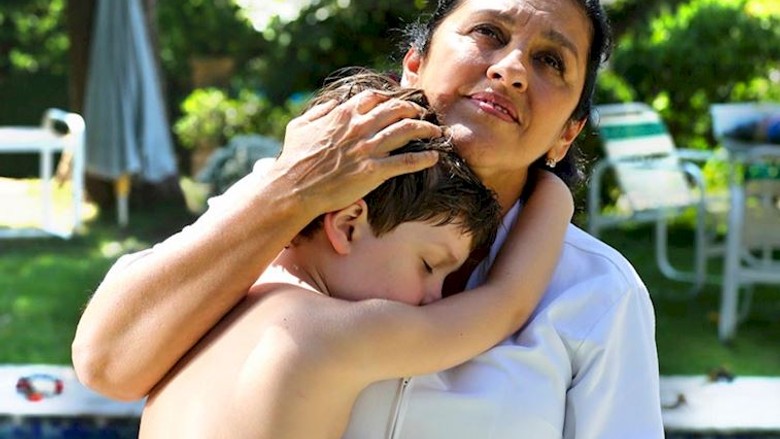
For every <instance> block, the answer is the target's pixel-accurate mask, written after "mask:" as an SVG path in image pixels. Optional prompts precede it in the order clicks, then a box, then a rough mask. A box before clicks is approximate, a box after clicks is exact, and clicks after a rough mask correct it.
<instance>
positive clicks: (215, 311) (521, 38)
mask: <svg viewBox="0 0 780 439" xmlns="http://www.w3.org/2000/svg"><path fill="white" fill-rule="evenodd" d="M411 35H412V37H413V38H414V40H413V42H412V45H411V47H410V49H409V50H408V52H407V54H406V56H405V57H404V61H403V82H404V85H406V86H411V87H418V88H422V89H423V91H424V92H425V93H426V96H427V97H428V99H429V101H430V102H431V104H432V105H433V107H434V108H435V109H436V110H437V111H438V113H439V114H440V115H441V117H442V119H443V122H444V123H445V124H447V125H449V126H450V127H451V129H452V136H453V142H454V143H455V145H456V147H457V148H458V152H459V153H460V154H461V155H462V156H464V158H465V159H466V160H467V162H468V163H469V165H470V166H471V167H472V168H473V169H474V170H475V171H476V173H477V175H479V177H480V178H481V179H482V180H483V181H484V182H485V183H486V184H487V185H488V186H489V187H491V188H492V189H493V190H494V191H495V192H496V194H497V195H498V199H499V202H500V204H501V206H502V210H503V211H504V213H505V219H504V223H505V224H506V225H507V228H508V227H511V225H512V224H513V222H514V219H515V218H516V216H517V212H518V210H519V204H518V202H517V200H518V199H519V198H520V197H521V194H522V193H523V191H524V189H525V187H526V181H527V176H528V173H529V169H530V168H531V167H532V166H538V165H537V164H535V163H537V162H539V161H541V162H542V163H546V164H547V165H548V166H555V165H556V163H559V162H561V161H565V160H567V159H566V157H567V152H568V151H569V148H570V146H571V144H572V142H573V141H574V139H575V138H576V137H577V135H578V134H579V132H580V131H581V129H582V127H583V125H584V123H585V120H586V118H587V115H588V113H589V110H590V100H591V95H592V92H593V87H594V83H595V76H596V72H597V70H598V68H599V65H600V62H601V61H602V58H603V57H604V56H605V53H606V50H607V47H608V37H607V25H606V23H605V21H604V16H603V12H602V11H601V8H600V6H599V4H598V1H597V0H441V1H440V2H439V5H438V7H437V10H436V12H435V13H434V15H433V16H432V19H431V20H430V21H429V22H428V23H427V25H426V26H424V27H422V28H421V29H418V31H416V32H412V33H411ZM418 113H419V109H418V108H415V107H414V106H413V105H410V104H408V103H403V102H398V101H395V100H388V99H385V98H382V97H381V96H377V95H375V94H371V93H364V94H361V95H359V96H357V97H355V98H353V99H351V100H350V101H348V102H346V103H344V104H341V105H335V103H332V104H323V105H321V106H318V107H315V108H314V109H312V110H311V111H310V112H308V113H306V114H305V115H304V116H302V117H301V118H298V119H296V120H295V121H294V122H293V123H291V124H290V126H289V127H288V131H287V135H286V138H285V146H284V152H283V153H282V156H281V157H280V158H279V159H278V160H277V161H276V162H274V164H273V165H272V166H270V168H269V169H268V170H267V173H264V174H263V175H261V173H260V172H257V173H253V174H252V175H250V176H248V177H247V178H245V179H244V180H242V181H241V182H240V183H239V184H238V185H237V186H236V187H234V188H233V190H231V191H230V194H227V195H226V196H225V197H223V198H222V199H220V200H219V202H218V203H216V204H215V205H213V206H212V208H211V209H210V210H209V212H208V213H206V214H205V215H204V216H203V217H202V218H201V219H200V220H198V222H196V223H195V224H194V225H193V226H191V227H190V228H188V229H186V230H185V231H183V232H181V233H179V234H177V235H175V236H173V237H171V238H170V239H169V240H167V241H165V242H164V243H162V244H160V245H158V246H157V247H155V248H154V249H153V250H148V251H145V252H141V253H139V254H135V255H131V256H127V257H125V258H123V259H122V260H120V261H119V262H117V264H116V266H115V267H114V268H113V269H112V270H111V271H110V272H109V273H108V274H107V276H106V279H105V280H104V282H103V283H102V284H101V286H100V287H99V289H98V291H97V292H96V294H95V296H94V297H93V299H92V301H91V302H90V304H89V306H88V308H87V309H86V311H85V313H84V316H83V318H82V321H81V323H80V325H79V328H78V331H77V335H76V339H75V341H74V351H73V352H74V365H75V366H76V370H77V372H78V373H79V377H80V378H81V379H82V380H83V381H84V382H85V383H87V384H88V385H90V386H92V387H94V388H96V389H98V390H100V391H102V392H104V393H107V394H109V395H111V396H114V397H118V398H137V397H140V396H142V395H144V394H146V393H147V392H148V391H149V389H150V388H151V387H152V386H153V385H154V384H155V383H156V382H157V381H158V380H159V379H160V378H161V377H162V376H163V375H164V374H165V373H166V371H167V370H168V369H169V368H170V367H171V366H172V365H173V364H174V363H175V362H176V361H177V360H178V358H180V357H181V356H182V355H183V354H184V353H185V352H186V351H187V349H188V348H189V347H190V346H192V345H193V344H194V343H195V342H196V341H197V340H198V338H199V337H200V336H202V335H203V334H204V333H206V332H207V331H208V329H209V328H210V327H211V326H213V325H214V324H215V323H216V322H217V321H218V320H219V318H220V317H221V316H222V315H223V314H225V313H226V312H227V311H228V310H229V309H230V308H231V307H232V306H233V305H234V304H235V303H237V302H238V301H239V300H240V299H241V298H242V297H243V296H244V295H245V294H246V291H247V289H248V287H249V285H251V283H252V281H253V280H254V279H255V278H256V277H257V274H258V273H259V272H261V271H262V270H263V269H264V268H265V267H266V266H267V265H268V263H269V262H270V261H271V260H272V258H273V257H274V256H275V255H276V254H277V253H278V252H279V251H280V250H281V248H282V247H283V246H284V244H285V243H286V242H287V241H289V240H290V239H291V238H292V237H293V236H294V235H295V234H296V233H297V232H298V230H300V229H301V228H302V227H303V226H304V225H305V224H307V223H308V222H309V221H310V220H311V219H313V218H314V217H316V216H318V215H319V214H320V213H323V212H326V211H331V210H337V209H339V208H341V207H343V206H345V205H347V204H349V203H350V202H352V201H353V200H355V199H357V198H360V197H361V196H362V195H363V194H365V193H366V192H368V191H369V190H371V189H372V188H374V187H375V186H376V185H378V184H379V183H380V182H381V181H383V180H384V179H386V178H388V177H390V176H392V175H397V174H399V173H403V172H411V171H414V170H416V169H419V168H423V167H425V166H429V165H430V164H431V163H432V162H433V161H435V156H431V155H427V154H418V155H404V156H392V157H388V156H387V151H389V150H392V149H394V148H396V147H398V146H401V145H403V144H405V143H406V142H408V141H409V140H410V139H413V138H420V137H432V136H436V135H438V134H439V131H438V129H437V128H435V127H433V126H431V125H429V124H427V123H425V122H423V121H419V120H415V119H412V118H413V117H415V115H417V114H418ZM560 168H561V165H558V166H557V167H556V168H555V169H560ZM269 206H273V209H271V208H269ZM504 238H505V234H502V235H501V236H499V237H498V239H497V240H496V241H495V243H494V245H493V247H492V249H491V252H490V254H489V256H488V258H487V259H486V260H485V261H483V262H482V264H481V265H480V266H479V267H477V268H476V270H475V271H474V272H473V274H472V275H471V277H470V279H469V280H468V287H473V286H475V285H478V284H479V283H481V282H483V281H484V279H485V277H486V274H487V272H488V270H489V268H490V264H491V263H492V261H493V260H494V258H495V256H496V253H497V252H498V250H499V249H500V247H501V245H502V244H503V241H504ZM470 272H471V268H469V267H464V269H462V270H461V271H460V276H456V277H454V278H453V280H452V281H451V282H450V283H449V285H448V288H449V291H450V292H455V291H461V290H462V288H460V287H462V286H463V284H464V283H465V282H466V281H465V279H466V278H468V276H469V273H470ZM106 316H110V318H107V317H106ZM653 325H654V321H653V311H652V305H651V303H650V301H649V298H648V296H647V291H646V289H645V288H644V286H643V285H642V283H641V281H640V280H639V279H638V277H637V276H636V273H635V272H634V270H633V269H632V268H631V267H630V265H629V264H628V263H627V262H626V261H625V260H624V259H623V258H622V257H621V256H620V255H619V254H617V253H616V252H614V251H613V250H611V249H610V248H608V247H606V246H605V245H604V244H602V243H600V242H598V241H597V240H595V239H593V238H592V237H590V236H588V235H586V234H585V233H583V232H582V231H580V230H579V229H577V228H575V227H573V226H571V227H570V230H569V232H568V234H567V237H566V242H565V244H564V249H563V253H562V256H561V261H560V263H559V266H558V269H557V270H556V273H555V274H554V275H553V279H552V281H551V283H550V286H549V288H548V291H547V293H546V295H545V297H544V298H543V299H542V302H541V303H540V305H539V307H538V308H537V310H536V312H535V314H534V316H532V318H531V320H530V321H529V322H528V323H527V324H526V325H525V327H524V328H523V330H521V331H520V332H519V333H518V334H516V335H515V336H512V337H510V338H509V339H507V340H505V341H504V342H503V343H501V344H499V345H498V346H496V347H495V348H493V349H491V350H490V351H488V352H486V353H485V354H483V355H480V356H478V357H477V358H475V359H473V360H471V361H469V362H467V363H465V364H463V365H461V366H459V367H456V368H454V369H450V370H447V371H444V372H441V373H438V374H433V375H425V376H422V377H415V378H414V379H412V380H403V381H402V382H401V383H400V384H399V383H398V382H397V381H389V382H383V383H379V384H376V385H373V386H371V387H369V388H368V389H366V390H365V391H364V392H363V394H362V395H361V397H360V399H359V400H358V402H357V404H356V406H355V408H354V409H353V415H352V419H351V424H350V426H349V429H348V432H347V434H346V437H350V438H352V437H354V438H371V437H399V438H401V437H413V438H414V437H422V438H460V437H462V438H482V437H500V438H503V437H516V436H517V435H522V436H524V437H532V438H547V437H551V438H552V437H567V438H570V437H571V438H591V437H592V438H646V437H647V438H650V437H653V438H655V437H662V435H663V432H662V424H661V417H660V402H659V397H658V370H657V358H656V353H655V345H654V340H653V338H654V337H653V336H654V327H653Z"/></svg>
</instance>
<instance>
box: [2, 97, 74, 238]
mask: <svg viewBox="0 0 780 439" xmlns="http://www.w3.org/2000/svg"><path fill="white" fill-rule="evenodd" d="M57 124H61V125H62V126H63V127H64V128H65V129H66V134H62V133H60V132H59V131H58V130H57V129H56V127H55V125H57ZM66 151H67V152H69V153H71V154H72V160H73V165H72V169H71V172H70V174H71V175H70V180H71V186H72V187H71V215H70V220H69V221H66V223H68V224H65V225H63V224H58V223H61V221H57V219H56V218H55V212H54V210H55V209H54V194H53V184H54V181H53V180H54V157H55V153H64V152H66ZM19 153H24V154H27V153H36V154H38V155H39V157H40V158H39V178H40V185H41V220H40V224H39V227H30V228H14V229H5V228H3V229H0V238H26V237H39V236H48V235H54V236H59V237H62V238H70V237H71V236H72V235H73V233H74V232H75V231H76V230H78V228H79V227H80V225H81V214H82V205H83V201H84V200H83V190H84V119H83V118H82V117H81V116H80V115H78V114H76V113H69V112H66V111H64V110H60V109H56V108H49V109H48V110H46V111H45V112H44V115H43V119H42V120H41V125H40V126H2V127H0V154H19Z"/></svg>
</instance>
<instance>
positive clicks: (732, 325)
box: [718, 255, 739, 343]
mask: <svg viewBox="0 0 780 439" xmlns="http://www.w3.org/2000/svg"><path fill="white" fill-rule="evenodd" d="M730 257H731V256H730V255H727V257H726V259H729V258H730ZM726 265H727V266H728V265H729V262H728V261H727V262H726ZM738 296H739V285H738V284H737V279H736V273H734V270H729V269H728V268H727V269H726V270H725V274H724V279H723V290H722V292H721V299H720V316H719V318H718V337H719V338H720V341H721V342H724V343H726V342H729V341H731V339H733V338H734V335H735V333H736V330H737V319H738V316H737V313H738V312H737V304H738V302H739V300H738V299H739V297H738Z"/></svg>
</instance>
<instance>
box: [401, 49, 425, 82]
mask: <svg viewBox="0 0 780 439" xmlns="http://www.w3.org/2000/svg"><path fill="white" fill-rule="evenodd" d="M421 63H422V57H421V56H420V52H418V51H417V49H415V48H414V47H410V48H409V50H407V51H406V55H404V61H403V67H404V71H403V74H402V76H401V85H402V86H404V87H417V82H418V80H419V77H420V75H419V73H420V64H421Z"/></svg>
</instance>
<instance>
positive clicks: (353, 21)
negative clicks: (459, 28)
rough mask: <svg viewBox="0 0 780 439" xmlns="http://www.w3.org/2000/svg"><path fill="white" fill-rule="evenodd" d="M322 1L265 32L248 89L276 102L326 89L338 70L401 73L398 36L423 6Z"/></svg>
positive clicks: (386, 0) (385, 0)
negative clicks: (346, 4)
mask: <svg viewBox="0 0 780 439" xmlns="http://www.w3.org/2000/svg"><path fill="white" fill-rule="evenodd" d="M339 3H343V1H342V2H339V1H338V0H322V1H320V2H316V4H315V5H313V6H311V7H309V8H307V9H305V10H303V11H302V13H301V15H300V17H299V18H298V19H297V20H295V21H292V22H290V23H286V24H283V23H281V22H279V21H278V20H277V21H276V22H272V23H271V24H270V25H269V27H268V28H267V29H265V30H264V31H263V37H264V38H265V46H264V49H263V51H262V52H258V54H257V55H258V56H257V57H256V58H254V59H252V60H251V61H250V62H249V63H247V65H246V66H245V69H244V71H243V72H242V75H241V76H243V77H244V78H245V81H246V83H245V84H244V85H246V86H249V87H253V88H260V89H262V90H263V91H264V93H265V94H267V96H268V97H269V99H271V101H272V102H274V103H282V102H284V101H285V99H287V97H288V96H290V95H292V94H294V93H296V92H309V91H311V90H314V89H317V88H319V87H320V86H321V85H322V81H323V79H324V78H325V77H327V76H328V75H329V74H330V73H332V72H333V71H334V70H337V69H338V68H341V67H346V66H356V65H359V66H364V67H372V68H377V69H380V70H382V69H393V70H397V69H398V66H399V63H398V59H393V55H394V54H397V53H398V49H397V46H398V43H399V42H400V40H401V33H400V32H397V30H400V29H402V28H403V27H404V25H405V24H406V23H409V22H411V21H413V20H415V19H416V18H417V17H418V16H419V14H420V13H421V11H422V9H423V7H424V6H425V5H424V2H420V1H415V2H411V1H402V2H399V1H396V0H374V1H370V2H365V1H352V2H351V3H349V7H346V8H343V7H340V6H338V4H339Z"/></svg>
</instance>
